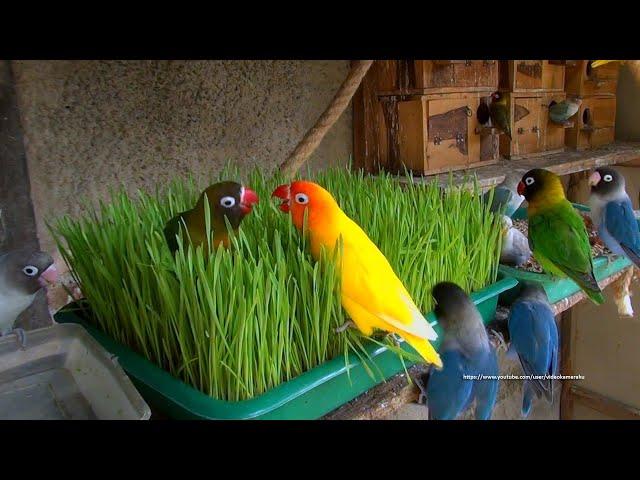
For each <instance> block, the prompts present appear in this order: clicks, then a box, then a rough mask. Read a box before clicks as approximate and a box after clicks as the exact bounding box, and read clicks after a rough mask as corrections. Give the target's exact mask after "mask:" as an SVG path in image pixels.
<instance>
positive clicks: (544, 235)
mask: <svg viewBox="0 0 640 480" xmlns="http://www.w3.org/2000/svg"><path fill="white" fill-rule="evenodd" d="M529 242H530V243H531V247H532V248H531V250H532V251H533V255H534V257H535V258H536V259H537V260H538V262H539V263H540V265H541V266H542V268H543V269H544V270H545V271H546V272H547V273H549V274H551V275H556V276H564V277H569V278H571V280H573V281H574V282H576V283H577V284H578V285H579V286H580V288H581V289H582V290H584V292H585V293H586V294H587V295H588V296H589V298H590V299H591V300H593V302H594V303H596V304H598V305H600V304H602V303H604V296H603V295H602V291H601V290H600V287H599V286H598V282H597V281H596V279H595V276H594V275H593V259H592V258H591V245H590V244H589V235H588V233H587V229H586V227H585V225H584V220H583V219H582V217H581V216H580V214H579V213H578V212H577V211H576V210H575V209H574V208H573V206H572V205H571V203H569V202H568V201H567V200H565V199H563V200H562V201H560V202H558V203H556V204H554V205H552V206H550V207H548V208H546V209H545V210H544V211H541V212H537V213H536V214H534V215H532V216H531V217H530V218H529Z"/></svg>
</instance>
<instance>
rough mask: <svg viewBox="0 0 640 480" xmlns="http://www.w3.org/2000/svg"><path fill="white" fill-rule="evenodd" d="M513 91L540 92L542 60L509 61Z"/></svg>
mask: <svg viewBox="0 0 640 480" xmlns="http://www.w3.org/2000/svg"><path fill="white" fill-rule="evenodd" d="M511 61H512V62H513V65H512V75H513V77H512V78H513V90H514V91H519V90H540V89H541V88H542V60H511Z"/></svg>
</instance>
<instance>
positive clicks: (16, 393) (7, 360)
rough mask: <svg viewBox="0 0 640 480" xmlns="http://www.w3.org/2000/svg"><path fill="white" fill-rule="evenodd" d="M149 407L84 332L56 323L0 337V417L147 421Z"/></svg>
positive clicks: (120, 369)
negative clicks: (19, 336) (21, 337)
mask: <svg viewBox="0 0 640 480" xmlns="http://www.w3.org/2000/svg"><path fill="white" fill-rule="evenodd" d="M150 416H151V410H150V408H149V406H148V405H147V404H146V403H145V401H144V400H143V399H142V397H141V396H140V394H139V393H138V392H137V390H136V389H135V388H134V386H133V384H132V383H131V381H130V380H129V378H128V377H127V375H126V374H125V372H124V370H123V369H122V367H120V365H118V364H117V361H115V360H112V358H111V355H110V354H109V353H108V352H107V351H106V350H105V349H104V348H102V347H101V346H100V344H99V343H98V342H96V341H95V340H94V339H93V338H92V337H91V336H90V335H89V334H88V333H87V332H86V330H85V329H84V328H82V327H81V326H80V325H75V324H64V325H60V324H55V325H53V326H52V327H47V328H41V329H37V330H32V331H30V332H28V333H27V347H26V349H24V350H22V349H21V348H20V346H19V345H18V342H17V341H16V338H15V336H14V335H8V336H6V337H4V338H0V419H2V420H148V419H149V417H150Z"/></svg>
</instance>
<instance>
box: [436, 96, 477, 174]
mask: <svg viewBox="0 0 640 480" xmlns="http://www.w3.org/2000/svg"><path fill="white" fill-rule="evenodd" d="M469 103H470V100H469V99H467V98H446V99H437V100H429V101H428V105H427V115H428V117H427V122H428V123H427V132H428V136H427V158H426V160H427V167H428V169H429V170H430V171H446V170H447V169H448V168H450V167H460V166H465V165H468V164H469V157H470V156H472V157H475V158H479V156H480V142H479V139H478V138H477V135H475V134H473V135H470V126H471V123H472V121H473V120H472V118H473V116H474V112H475V109H473V108H472V106H473V105H470V104H469Z"/></svg>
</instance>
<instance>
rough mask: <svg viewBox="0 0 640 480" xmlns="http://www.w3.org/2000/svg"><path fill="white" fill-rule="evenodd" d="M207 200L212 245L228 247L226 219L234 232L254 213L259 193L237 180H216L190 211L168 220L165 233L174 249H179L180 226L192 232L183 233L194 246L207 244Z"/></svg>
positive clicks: (168, 242) (172, 250) (170, 247)
mask: <svg viewBox="0 0 640 480" xmlns="http://www.w3.org/2000/svg"><path fill="white" fill-rule="evenodd" d="M205 201H207V202H208V204H209V216H210V225H211V228H212V230H213V245H214V246H218V245H219V244H222V245H223V246H225V247H227V246H229V232H228V230H227V225H226V222H225V218H226V219H227V220H228V221H229V224H230V225H231V228H232V229H233V230H234V231H235V230H237V229H238V227H239V226H240V222H241V221H242V219H243V218H244V217H245V216H246V215H248V214H249V213H250V212H251V209H252V207H253V205H254V204H255V203H257V202H258V195H256V193H255V192H254V191H253V190H251V189H250V188H248V187H245V186H243V185H240V184H239V183H236V182H219V183H215V184H213V185H211V186H209V187H207V189H206V190H205V191H204V192H202V194H201V195H200V197H199V198H198V201H197V203H196V205H195V207H193V208H192V209H191V210H187V211H186V212H182V213H180V214H178V215H176V216H175V217H173V218H172V219H171V220H169V221H168V222H167V224H166V226H165V228H164V236H165V238H166V239H167V244H168V245H169V249H170V250H171V252H172V253H173V252H175V251H176V250H177V249H178V241H177V238H176V236H177V235H178V234H179V232H180V229H181V227H182V228H184V227H186V229H187V231H188V233H189V235H185V236H184V240H185V241H187V242H188V241H189V239H190V240H191V243H192V245H194V246H195V247H197V246H198V245H202V244H206V242H207V227H206V226H207V222H206V219H205Z"/></svg>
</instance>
